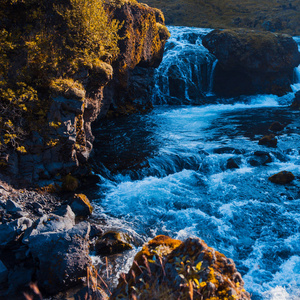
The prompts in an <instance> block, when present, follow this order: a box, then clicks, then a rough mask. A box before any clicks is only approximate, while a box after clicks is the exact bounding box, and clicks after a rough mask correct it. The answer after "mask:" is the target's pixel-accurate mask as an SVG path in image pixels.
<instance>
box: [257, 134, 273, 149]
mask: <svg viewBox="0 0 300 300" xmlns="http://www.w3.org/2000/svg"><path fill="white" fill-rule="evenodd" d="M258 145H264V146H267V147H272V148H276V146H277V139H276V138H275V135H274V134H270V135H265V136H264V137H262V138H261V139H260V140H259V142H258Z"/></svg>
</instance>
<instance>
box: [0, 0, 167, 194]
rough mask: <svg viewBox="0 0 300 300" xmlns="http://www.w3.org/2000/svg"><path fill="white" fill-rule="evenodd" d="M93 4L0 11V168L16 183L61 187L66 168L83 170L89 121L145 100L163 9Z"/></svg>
mask: <svg viewBox="0 0 300 300" xmlns="http://www.w3.org/2000/svg"><path fill="white" fill-rule="evenodd" d="M83 2H84V1H83ZM92 2H93V4H91V5H90V6H91V7H92V8H86V7H85V6H84V5H83V4H82V3H81V4H82V5H81V6H76V5H78V1H77V2H76V1H74V0H65V1H64V3H62V4H61V6H58V5H56V3H55V1H41V2H38V1H35V0H27V1H14V2H13V3H11V2H10V1H5V5H4V6H3V8H2V9H1V12H0V14H1V15H3V16H4V18H3V20H4V22H3V23H2V36H1V40H0V42H1V44H0V45H1V51H2V54H3V56H2V59H3V60H4V63H5V64H3V66H4V68H3V69H1V74H0V75H1V85H0V92H1V93H0V97H1V108H2V111H3V112H5V111H9V110H10V111H12V110H14V111H15V112H16V113H15V114H7V115H3V114H2V119H1V122H0V123H1V124H0V125H1V126H0V127H1V128H0V129H1V133H2V137H1V141H0V142H1V144H0V146H1V147H0V151H1V168H2V170H1V172H2V173H7V174H9V175H10V176H11V177H13V178H14V179H17V181H18V182H19V183H21V184H25V185H26V184H32V183H37V182H39V184H40V185H43V186H45V185H49V184H53V182H54V181H55V182H56V184H57V183H59V185H60V186H61V185H63V184H65V186H68V185H70V182H66V181H70V176H69V177H67V178H66V176H67V175H68V174H69V173H74V172H76V171H78V170H79V171H78V172H77V175H78V176H80V175H86V174H88V173H89V169H88V168H87V167H85V164H86V162H87V159H88V157H89V155H90V153H91V151H92V148H93V140H94V137H93V134H92V131H91V123H92V122H93V121H94V120H96V119H97V118H98V117H103V116H105V115H106V114H107V112H108V111H109V110H110V111H111V113H112V114H127V113H131V112H136V111H143V110H146V109H148V108H150V107H151V103H150V102H149V101H148V100H147V95H148V93H149V89H151V78H152V73H153V69H154V68H155V67H157V66H158V65H159V63H160V61H161V59H162V55H163V49H164V44H165V41H166V40H167V38H168V37H169V33H168V30H167V29H166V27H165V26H164V17H163V15H162V13H161V12H160V11H159V10H157V9H153V8H150V7H148V6H147V5H143V4H139V3H137V2H135V1H111V2H110V1H107V2H105V3H104V5H103V6H99V5H101V2H97V1H92ZM99 3H100V4H99ZM92 5H94V6H92ZM83 8H84V9H83ZM101 11H103V13H102V14H101ZM87 17H88V18H89V20H88V22H86V19H87ZM17 19H18V20H19V22H16V20H17ZM76 22H77V23H78V24H77V23H76ZM93 22H94V23H93ZM74 24H75V25H74ZM99 24H100V25H99ZM101 24H103V25H101ZM105 24H106V25H105ZM101 26H104V28H102V27H101ZM105 26H106V27H105ZM76 31H79V32H78V33H76ZM20 32H23V35H21V36H20ZM80 34H81V36H80ZM77 36H78V37H77ZM20 87H21V88H20ZM9 93H12V95H10V94H9ZM22 99H24V101H23V102H22ZM79 165H80V166H81V167H80V169H79V168H78V167H79ZM53 180H54V181H53ZM73 181H74V182H73V183H71V186H76V185H77V183H76V179H74V180H73ZM71 189H72V188H71Z"/></svg>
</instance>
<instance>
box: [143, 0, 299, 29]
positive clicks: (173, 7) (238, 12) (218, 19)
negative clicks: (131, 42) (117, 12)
mask: <svg viewBox="0 0 300 300" xmlns="http://www.w3.org/2000/svg"><path fill="white" fill-rule="evenodd" d="M144 2H145V3H146V4H148V5H150V6H154V7H157V8H159V9H161V10H162V11H163V13H164V15H165V17H166V24H167V25H177V26H192V27H206V28H207V27H208V28H237V27H246V28H252V29H258V30H268V31H276V32H284V33H289V34H292V35H300V22H299V20H300V1H299V0H291V1H285V0H277V1H273V0H262V1H257V0H246V1H238V0H226V1H224V0H164V1H160V0H145V1H144Z"/></svg>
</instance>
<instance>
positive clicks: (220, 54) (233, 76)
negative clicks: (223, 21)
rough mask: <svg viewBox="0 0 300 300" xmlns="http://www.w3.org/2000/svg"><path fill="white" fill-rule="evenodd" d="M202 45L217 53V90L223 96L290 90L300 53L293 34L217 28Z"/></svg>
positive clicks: (206, 37)
mask: <svg viewBox="0 0 300 300" xmlns="http://www.w3.org/2000/svg"><path fill="white" fill-rule="evenodd" d="M203 45H204V46H205V47H206V48H207V49H208V50H209V51H210V52H211V53H212V54H214V55H215V56H216V58H217V59H218V63H217V65H216V69H215V74H214V88H215V92H216V93H217V94H219V95H223V96H236V95H240V94H257V93H267V94H276V95H283V94H285V93H286V92H289V91H291V87H290V84H291V83H292V80H293V70H294V68H295V67H296V66H298V65H299V64H300V53H299V51H298V46H297V43H296V42H295V41H294V40H293V38H292V37H290V36H288V35H283V34H275V33H271V32H259V31H253V30H247V29H236V30H214V31H212V32H210V33H209V34H207V35H206V36H205V37H204V39H203Z"/></svg>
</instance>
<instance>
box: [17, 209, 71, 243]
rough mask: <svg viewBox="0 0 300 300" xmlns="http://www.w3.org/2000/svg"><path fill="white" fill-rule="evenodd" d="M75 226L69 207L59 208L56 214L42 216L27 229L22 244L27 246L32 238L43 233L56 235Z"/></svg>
mask: <svg viewBox="0 0 300 300" xmlns="http://www.w3.org/2000/svg"><path fill="white" fill-rule="evenodd" d="M74 225H75V214H74V213H73V211H72V209H71V207H70V206H66V207H61V208H60V209H59V210H58V211H57V212H56V213H52V214H49V215H43V216H42V217H41V218H39V219H38V220H37V221H36V222H35V224H34V226H32V227H31V228H29V229H28V230H27V231H26V232H25V234H24V237H23V243H25V244H28V243H29V242H30V239H31V238H32V237H34V236H39V235H41V234H43V233H49V232H51V233H56V232H60V231H66V230H70V229H72V228H73V226H74Z"/></svg>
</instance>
